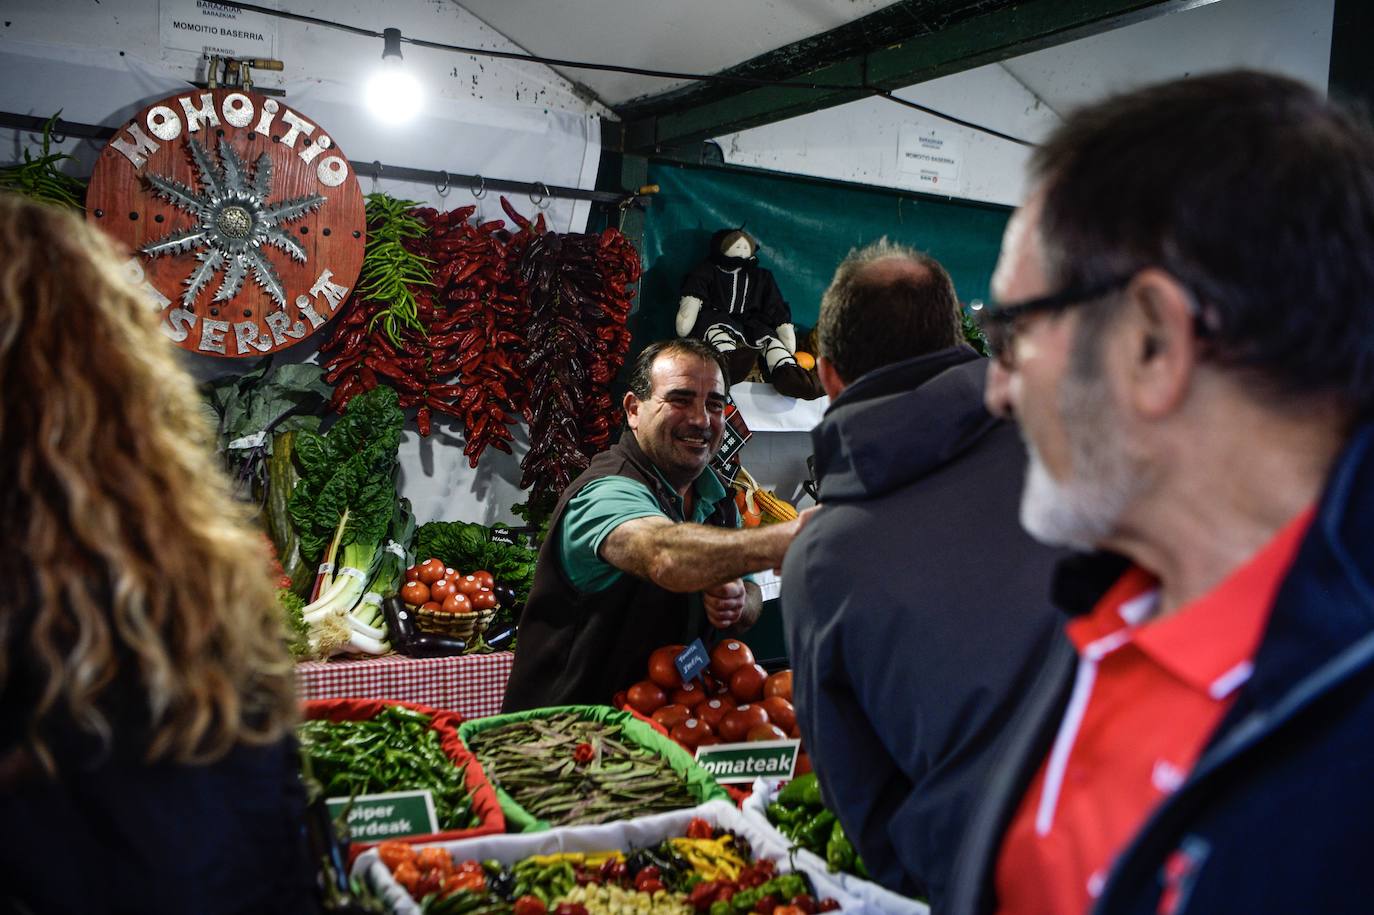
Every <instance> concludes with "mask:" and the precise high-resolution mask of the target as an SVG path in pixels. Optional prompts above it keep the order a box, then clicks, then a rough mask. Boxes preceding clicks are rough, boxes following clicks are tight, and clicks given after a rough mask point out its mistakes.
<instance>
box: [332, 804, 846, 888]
mask: <svg viewBox="0 0 1374 915" xmlns="http://www.w3.org/2000/svg"><path fill="white" fill-rule="evenodd" d="M352 874H353V876H354V877H355V878H359V879H362V880H364V881H366V882H367V883H369V884H370V885H371V886H372V887H373V888H374V889H375V890H376V891H377V892H378V894H379V895H380V896H381V898H382V899H383V900H384V902H385V904H386V906H387V909H388V910H389V911H391V912H394V913H398V915H416V913H419V912H421V911H423V912H425V913H428V915H475V913H515V915H608V913H614V912H648V913H662V915H697V913H703V915H711V913H715V915H750V913H760V915H764V913H771V915H803V913H813V912H830V911H837V912H863V911H865V906H864V904H863V902H862V901H861V900H859V899H857V898H855V897H853V896H851V895H849V894H847V893H846V892H845V891H844V889H843V887H841V886H840V885H839V884H838V882H837V881H835V880H834V879H833V878H832V877H830V876H829V875H828V874H826V873H825V871H824V870H823V869H822V870H819V871H817V870H814V869H811V868H808V867H806V866H799V865H797V864H796V863H795V862H793V861H791V860H789V857H788V854H787V849H786V847H785V846H784V845H783V844H781V843H780V842H778V841H777V839H776V837H775V836H773V835H771V834H769V833H767V832H764V831H762V830H760V829H759V828H758V827H757V826H756V825H755V824H754V823H752V822H750V821H749V820H747V819H745V817H744V816H743V814H741V813H740V812H739V811H738V810H737V809H735V808H734V807H733V806H732V805H730V804H729V803H726V802H724V801H711V802H709V803H707V804H703V805H701V806H698V807H694V808H689V809H687V810H678V811H673V812H670V813H663V814H655V815H653V816H647V817H641V818H639V819H634V820H625V821H621V822H616V823H606V824H601V825H595V826H568V827H560V828H557V829H552V830H548V831H545V832H539V833H525V834H522V835H504V836H482V837H480V838H474V839H467V840H464V841H459V842H445V843H443V844H439V845H432V846H428V847H426V848H422V849H418V850H417V849H415V848H413V847H411V846H404V845H399V844H398V845H392V844H390V843H384V844H382V845H380V846H378V847H376V848H374V849H372V850H370V851H368V852H367V853H366V854H364V855H363V856H361V857H360V858H359V859H358V860H357V861H356V862H355V863H354V865H353V871H352Z"/></svg>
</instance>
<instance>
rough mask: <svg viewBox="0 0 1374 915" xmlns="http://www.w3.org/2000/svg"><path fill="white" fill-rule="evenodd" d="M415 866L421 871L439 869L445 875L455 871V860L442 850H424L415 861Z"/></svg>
mask: <svg viewBox="0 0 1374 915" xmlns="http://www.w3.org/2000/svg"><path fill="white" fill-rule="evenodd" d="M415 864H416V866H417V867H419V868H420V870H421V871H422V872H423V871H427V870H430V869H438V870H441V871H443V872H444V873H448V872H449V871H451V870H453V858H452V857H451V856H450V855H449V853H448V852H446V851H444V850H443V849H442V848H434V847H430V848H422V849H420V853H419V855H418V856H417V857H416V859H415Z"/></svg>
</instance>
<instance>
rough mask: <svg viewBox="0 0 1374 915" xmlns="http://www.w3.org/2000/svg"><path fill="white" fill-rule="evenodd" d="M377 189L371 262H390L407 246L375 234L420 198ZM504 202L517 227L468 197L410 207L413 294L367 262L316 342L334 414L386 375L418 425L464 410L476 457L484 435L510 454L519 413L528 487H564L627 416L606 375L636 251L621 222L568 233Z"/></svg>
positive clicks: (611, 373) (613, 363)
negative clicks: (618, 226)
mask: <svg viewBox="0 0 1374 915" xmlns="http://www.w3.org/2000/svg"><path fill="white" fill-rule="evenodd" d="M374 196H378V195H374ZM383 200H384V201H385V204H386V205H382V204H381V203H378V205H377V206H376V207H375V209H376V213H375V214H374V213H373V210H374V205H373V200H372V199H371V198H369V233H370V234H369V240H368V245H369V253H371V254H373V257H372V261H371V266H373V267H374V268H376V269H378V270H381V272H382V273H386V271H387V269H389V267H388V265H392V266H394V264H393V262H394V261H397V260H399V259H401V258H402V256H401V255H400V254H398V253H396V252H395V251H394V250H390V249H389V252H382V251H380V250H379V251H375V252H374V250H373V247H374V238H377V237H378V234H377V233H378V229H380V228H382V227H383V226H385V225H388V224H389V223H387V222H386V220H387V219H396V218H398V217H397V214H398V212H399V211H400V210H402V209H408V208H409V207H413V206H415V205H414V204H410V203H408V202H405V201H390V200H389V199H386V198H383ZM501 204H502V206H503V207H504V209H505V211H506V214H507V215H508V216H510V218H511V220H512V222H514V224H515V225H516V227H517V231H516V232H514V233H512V232H510V231H508V230H507V229H506V228H505V223H504V222H503V221H502V220H492V221H489V222H485V223H482V224H480V225H474V224H473V223H472V222H471V217H472V215H473V213H474V212H475V207H471V206H468V207H463V208H460V209H457V210H450V211H449V212H446V213H438V212H436V211H435V210H433V209H430V208H420V209H410V210H408V212H406V213H405V216H406V217H407V218H410V219H414V220H418V221H419V223H420V224H422V225H423V226H424V228H425V231H424V232H422V233H416V232H413V231H409V230H407V231H405V232H402V233H399V234H400V235H402V236H403V237H402V239H401V245H402V246H403V247H404V249H405V253H406V254H409V255H410V256H411V257H413V258H414V259H415V261H416V262H418V263H422V264H424V265H426V266H427V267H428V272H427V274H426V275H425V276H424V277H422V278H420V279H418V280H415V281H414V282H412V283H409V284H406V288H407V290H408V291H409V293H410V298H409V300H407V301H410V302H413V305H410V306H407V304H406V303H405V302H403V303H402V304H401V305H396V304H395V299H396V297H397V294H398V293H397V290H396V288H395V284H393V283H391V282H390V281H389V280H388V281H383V282H378V281H375V280H373V281H371V282H369V281H368V279H367V278H368V272H369V271H368V269H367V268H368V267H369V263H366V262H365V264H364V281H363V282H361V283H360V284H359V289H358V291H357V292H355V294H354V296H353V298H352V299H350V304H349V305H348V306H347V307H346V309H345V312H344V314H343V316H342V317H341V318H340V319H339V321H338V322H337V323H336V325H335V327H334V330H333V333H332V334H331V335H330V338H329V340H328V341H327V342H326V343H325V344H324V345H323V346H321V348H320V349H321V352H324V353H327V354H330V355H329V356H328V358H327V360H326V361H325V368H326V375H325V377H326V380H328V381H329V382H330V383H333V384H336V385H337V387H336V388H335V392H334V399H333V400H332V401H331V404H332V406H333V407H334V408H335V409H336V410H338V411H340V412H342V410H343V408H344V405H345V404H347V402H348V400H349V399H350V398H351V397H352V396H353V395H355V394H357V393H360V392H361V391H362V390H366V389H368V388H369V387H372V386H374V385H376V384H378V383H382V384H388V385H391V386H392V387H395V388H396V390H397V392H398V394H399V395H400V403H401V405H402V406H404V407H416V408H417V413H416V423H417V425H418V427H419V429H420V433H421V434H422V435H428V434H429V433H430V431H431V424H432V418H433V415H434V414H435V413H441V414H444V415H448V416H452V417H454V418H457V419H460V420H461V421H462V422H463V425H464V428H465V431H466V437H467V443H466V446H465V447H464V449H463V450H464V454H466V455H467V457H468V461H469V463H470V464H471V465H472V466H473V467H476V466H477V463H478V460H479V458H480V457H481V455H482V453H483V452H484V450H485V449H486V448H487V447H488V446H490V447H494V448H497V449H499V450H501V451H505V452H507V453H510V450H511V444H510V443H511V438H512V435H511V431H510V426H511V425H513V424H514V423H515V422H516V420H517V419H518V418H519V417H520V416H521V415H523V416H524V418H525V419H526V420H527V421H528V422H529V424H530V451H529V453H528V454H527V455H526V456H525V459H524V461H523V462H522V468H523V471H524V476H523V479H522V483H521V486H522V488H523V487H529V486H533V487H534V488H535V491H536V492H540V493H547V494H557V493H558V492H560V491H561V490H562V489H563V487H565V486H566V485H567V483H568V482H569V481H570V480H571V479H572V478H573V477H574V476H576V474H577V473H579V472H580V471H581V470H582V469H583V468H585V467H586V465H587V463H588V461H589V459H590V457H591V456H592V455H594V454H596V453H597V452H598V451H601V450H602V449H604V448H605V447H606V445H607V444H609V442H610V434H611V429H612V427H613V426H614V425H615V424H616V423H617V422H618V421H619V410H618V408H617V407H616V405H615V403H614V402H613V401H612V399H611V394H610V386H611V383H612V381H613V380H614V378H615V376H616V374H617V373H618V372H619V371H620V368H621V366H622V365H623V364H624V360H625V353H626V352H627V350H628V349H629V345H630V334H629V330H628V329H627V328H626V326H625V321H626V318H627V316H628V315H629V311H630V306H631V302H632V299H633V291H632V286H633V284H634V282H635V281H636V280H638V279H639V273H640V262H639V255H638V253H637V252H636V251H635V250H634V246H633V245H631V244H630V243H629V241H628V240H627V239H626V238H625V236H624V235H622V234H621V233H620V232H618V231H617V230H615V229H607V230H606V231H605V232H602V233H601V234H599V235H560V234H558V233H555V232H551V231H549V230H548V229H547V228H546V226H545V224H544V219H543V216H542V215H540V216H539V217H538V219H536V220H535V221H534V222H531V221H530V220H528V219H526V218H525V217H523V216H522V215H520V213H518V212H517V211H516V210H515V209H514V208H513V207H512V206H511V205H510V204H509V202H508V201H506V200H505V199H502V201H501ZM374 215H376V217H377V219H376V223H377V224H376V225H374V221H373V218H372V217H373V216H374ZM397 234H398V233H397V232H396V231H394V230H393V231H391V232H390V235H391V236H393V240H394V237H395V236H396V235H397ZM393 248H394V246H393ZM383 254H386V255H387V256H382V255H383ZM405 273H406V275H407V276H410V277H412V278H413V277H414V276H415V271H414V270H413V269H409V268H408V269H407V271H405ZM387 296H390V299H388V298H387ZM403 298H404V297H403Z"/></svg>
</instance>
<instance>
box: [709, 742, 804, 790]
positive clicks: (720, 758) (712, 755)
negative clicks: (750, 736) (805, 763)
mask: <svg viewBox="0 0 1374 915" xmlns="http://www.w3.org/2000/svg"><path fill="white" fill-rule="evenodd" d="M800 746H801V741H800V740H752V741H749V742H748V743H717V744H712V745H711V746H708V747H697V765H699V766H701V767H702V768H703V769H705V770H706V771H707V772H710V773H711V775H712V776H713V777H714V778H715V780H716V781H718V782H720V783H721V784H743V783H750V782H753V780H754V779H756V778H791V777H792V772H793V770H794V769H796V767H797V748H798V747H800Z"/></svg>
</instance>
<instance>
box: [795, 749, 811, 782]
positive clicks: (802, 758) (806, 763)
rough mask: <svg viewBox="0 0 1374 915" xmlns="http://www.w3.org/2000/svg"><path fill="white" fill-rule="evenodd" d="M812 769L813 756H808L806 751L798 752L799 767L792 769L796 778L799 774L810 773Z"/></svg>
mask: <svg viewBox="0 0 1374 915" xmlns="http://www.w3.org/2000/svg"><path fill="white" fill-rule="evenodd" d="M810 771H811V757H810V756H808V755H807V754H806V753H798V754H797V768H796V769H794V770H793V771H792V776H793V777H794V778H795V777H796V776H798V775H805V774H806V773H808V772H810Z"/></svg>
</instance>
